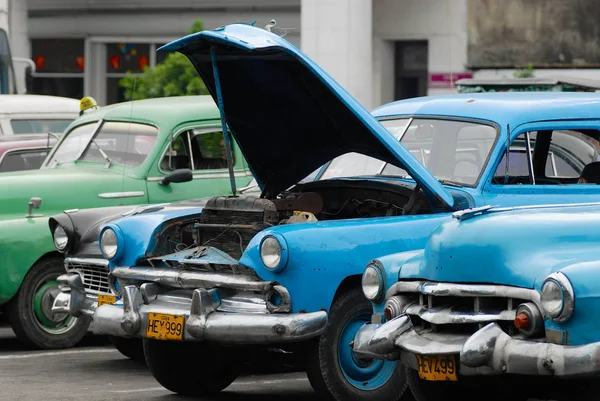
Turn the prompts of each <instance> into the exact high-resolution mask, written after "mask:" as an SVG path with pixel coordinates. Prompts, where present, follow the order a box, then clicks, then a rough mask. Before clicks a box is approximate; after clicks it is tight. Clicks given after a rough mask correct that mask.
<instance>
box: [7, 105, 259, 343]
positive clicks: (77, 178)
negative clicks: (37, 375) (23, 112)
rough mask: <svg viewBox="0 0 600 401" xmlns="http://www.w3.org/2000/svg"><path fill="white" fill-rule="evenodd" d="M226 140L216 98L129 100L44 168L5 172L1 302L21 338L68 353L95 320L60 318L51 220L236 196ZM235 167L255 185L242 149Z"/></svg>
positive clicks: (90, 118)
mask: <svg viewBox="0 0 600 401" xmlns="http://www.w3.org/2000/svg"><path fill="white" fill-rule="evenodd" d="M83 100H84V102H83V103H84V105H85V104H87V105H89V106H93V104H88V100H89V99H85V98H84V99H83ZM222 140H223V134H222V132H221V124H220V121H219V111H218V108H217V107H216V105H215V104H214V102H213V101H212V99H211V98H210V96H195V97H193V96H192V97H173V98H163V99H149V100H140V101H134V102H126V103H121V104H116V105H111V106H106V107H101V108H98V109H95V110H94V109H90V110H89V111H87V112H85V113H84V114H83V115H82V116H81V117H79V118H77V119H76V120H75V121H74V122H73V123H72V124H71V125H70V126H69V127H68V128H67V129H66V131H65V133H64V134H63V135H62V136H61V138H60V141H59V142H58V143H57V145H56V146H55V147H54V148H53V150H52V152H51V153H50V154H49V155H48V157H47V158H46V160H45V161H44V164H43V165H42V168H41V169H39V170H30V171H21V172H18V173H3V174H0V187H1V188H6V190H2V191H1V193H0V204H1V205H2V210H1V214H0V254H1V255H2V256H3V257H2V260H1V261H0V304H1V305H3V307H4V309H5V313H6V315H7V317H8V321H9V322H10V324H11V326H12V328H13V330H14V331H15V333H16V334H17V336H18V337H19V339H20V340H22V341H23V342H24V343H26V344H27V345H29V346H32V347H37V348H62V347H69V346H72V345H74V344H76V343H77V342H78V341H79V340H80V339H81V338H82V337H83V335H85V333H86V331H87V328H88V326H89V318H87V317H82V318H80V319H76V318H72V317H70V316H68V315H65V314H62V315H61V314H54V313H52V311H51V308H52V303H53V301H54V298H55V296H56V294H57V292H58V289H57V284H56V278H57V277H58V276H59V275H61V274H62V273H64V271H65V270H64V261H63V256H62V254H61V253H59V252H57V250H56V249H55V247H54V243H53V240H52V235H51V233H50V232H48V219H49V217H50V216H51V215H54V214H57V213H60V212H63V211H64V210H69V209H77V208H90V207H101V206H119V205H139V204H148V203H163V202H172V201H177V200H184V199H191V198H197V197H201V196H215V195H219V194H227V193H230V192H229V188H230V187H229V182H230V179H229V176H228V173H227V168H226V162H225V160H224V159H223V154H222V151H223V149H224V146H223V144H222V143H221V142H222ZM234 160H235V163H234V166H233V170H234V173H235V180H236V181H237V183H238V185H246V184H248V182H249V181H250V180H251V179H252V175H251V173H250V172H249V171H248V169H247V166H246V162H245V161H244V158H243V156H242V154H241V153H240V151H239V149H238V148H237V147H235V149H234ZM28 208H29V211H27V209H28ZM34 209H39V210H34ZM101 266H104V265H101Z"/></svg>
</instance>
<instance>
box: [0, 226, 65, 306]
mask: <svg viewBox="0 0 600 401" xmlns="http://www.w3.org/2000/svg"><path fill="white" fill-rule="evenodd" d="M49 254H56V255H60V253H58V252H56V249H55V247H54V243H53V241H52V236H51V235H50V230H48V217H32V218H26V219H23V218H21V219H14V220H5V221H0V255H2V262H0V304H4V303H6V302H7V301H8V300H10V299H11V298H12V297H13V296H14V295H15V294H16V293H17V291H18V290H19V288H20V286H21V283H22V282H23V279H24V278H25V275H26V274H27V272H28V271H29V269H31V267H32V266H33V265H34V264H35V262H37V261H38V260H40V259H41V258H42V257H44V256H47V255H49Z"/></svg>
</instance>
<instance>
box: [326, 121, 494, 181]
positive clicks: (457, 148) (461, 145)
mask: <svg viewBox="0 0 600 401" xmlns="http://www.w3.org/2000/svg"><path fill="white" fill-rule="evenodd" d="M381 124H382V125H383V126H384V127H386V128H387V129H388V131H390V132H391V133H392V135H394V137H395V138H396V139H399V140H400V143H401V144H402V145H403V146H404V147H405V148H406V149H407V150H408V151H409V152H410V153H411V154H412V155H413V156H414V157H415V158H416V159H417V160H418V161H419V162H420V163H421V164H422V165H423V166H425V167H426V168H427V169H428V170H429V171H430V172H431V173H432V174H433V175H434V176H435V177H436V178H437V179H438V180H440V181H442V182H451V183H454V184H458V185H469V186H471V185H475V184H476V183H477V181H478V179H479V175H480V174H481V171H482V170H483V169H484V167H485V163H486V161H487V158H488V155H489V153H490V151H491V149H492V146H493V145H494V141H495V140H496V129H495V128H494V127H492V126H490V125H485V124H480V123H472V122H464V121H452V120H438V119H417V118H415V119H412V120H411V119H407V118H403V119H395V120H385V121H381ZM398 164H400V162H398ZM373 175H384V176H395V177H402V178H406V177H409V174H408V173H407V172H406V171H405V170H403V169H402V168H400V167H398V166H394V165H392V164H389V163H384V162H382V161H381V160H378V159H375V158H373V157H369V156H365V155H362V154H359V153H347V154H345V155H342V156H339V157H337V158H335V159H334V160H332V161H331V163H330V164H329V165H328V166H327V167H326V168H325V171H324V172H323V174H322V175H321V177H320V179H328V178H337V177H357V176H373Z"/></svg>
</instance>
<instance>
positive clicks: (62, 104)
mask: <svg viewBox="0 0 600 401" xmlns="http://www.w3.org/2000/svg"><path fill="white" fill-rule="evenodd" d="M78 112H79V100H78V99H72V98H68V97H61V96H46V95H0V114H13V113H23V114H46V113H74V116H77V113H78Z"/></svg>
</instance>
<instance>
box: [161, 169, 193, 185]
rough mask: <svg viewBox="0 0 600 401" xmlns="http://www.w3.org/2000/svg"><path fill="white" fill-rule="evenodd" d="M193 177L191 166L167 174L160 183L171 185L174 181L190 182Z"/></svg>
mask: <svg viewBox="0 0 600 401" xmlns="http://www.w3.org/2000/svg"><path fill="white" fill-rule="evenodd" d="M193 179H194V174H193V173H192V170H190V169H189V168H180V169H177V170H175V171H173V172H172V173H169V174H167V175H166V176H165V178H163V179H162V180H160V181H159V182H158V183H159V184H160V185H169V184H170V183H172V182H188V181H192V180H193Z"/></svg>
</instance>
